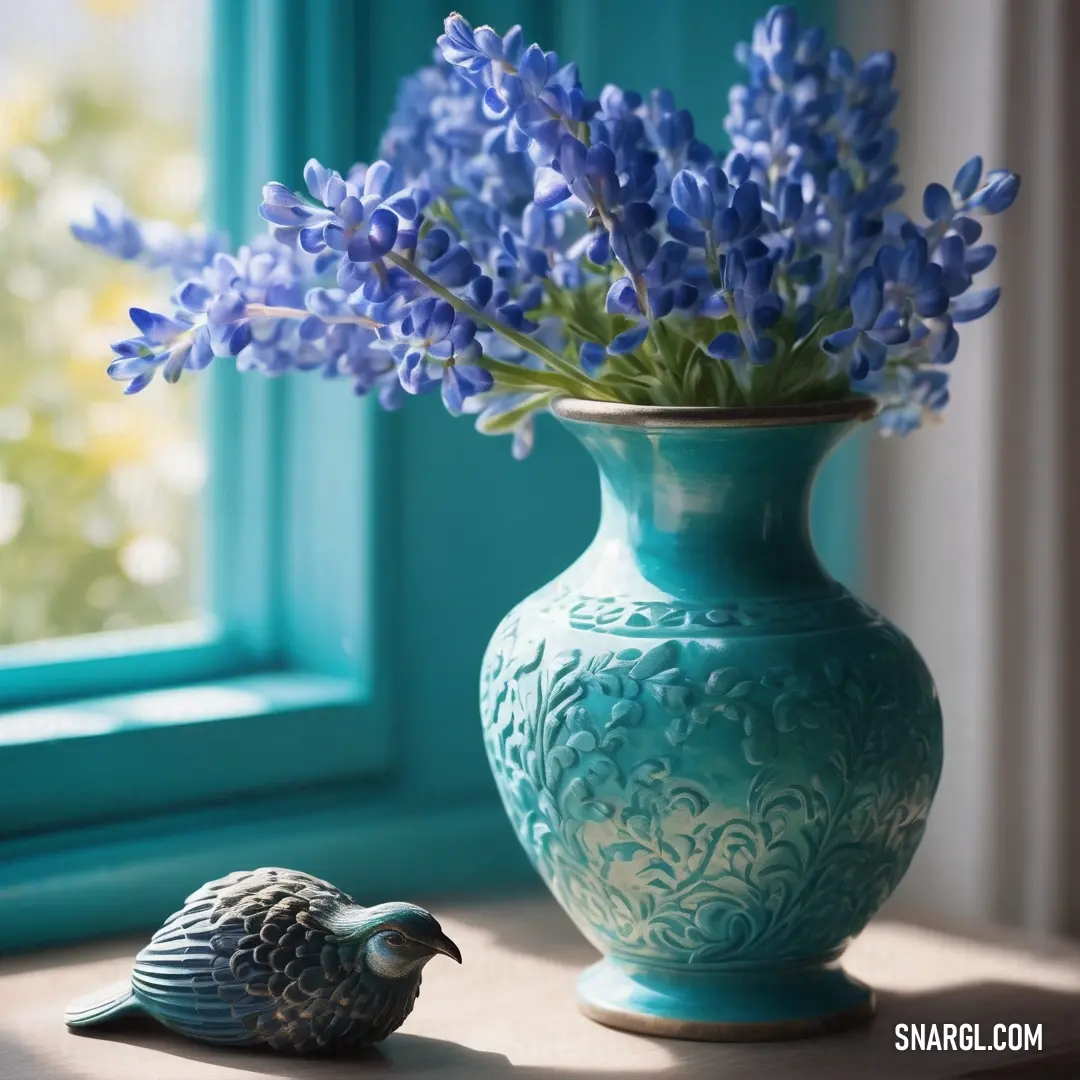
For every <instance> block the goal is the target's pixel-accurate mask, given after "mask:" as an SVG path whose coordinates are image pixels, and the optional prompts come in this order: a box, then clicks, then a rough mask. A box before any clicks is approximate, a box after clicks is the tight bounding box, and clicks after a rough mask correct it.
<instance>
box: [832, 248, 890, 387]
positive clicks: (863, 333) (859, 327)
mask: <svg viewBox="0 0 1080 1080" xmlns="http://www.w3.org/2000/svg"><path fill="white" fill-rule="evenodd" d="M884 300H885V282H884V280H883V278H882V276H881V271H880V270H879V269H878V268H877V267H876V266H867V267H864V268H863V269H862V270H861V271H860V272H859V276H858V277H857V278H856V279H855V284H854V285H853V286H852V287H851V315H852V325H851V326H850V327H849V328H848V329H847V330H838V331H837V332H836V333H833V334H830V335H829V336H828V337H826V338H825V339H824V340H823V341H822V343H821V344H822V348H824V349H825V350H826V352H830V353H834V354H837V355H840V354H845V353H847V352H848V351H849V350H850V351H851V353H852V359H851V364H850V368H849V370H850V372H851V377H852V378H853V379H857V380H858V379H865V378H866V376H867V375H868V374H869V373H870V372H871V371H879V370H880V369H881V368H883V367H884V366H885V356H886V354H887V352H888V349H889V346H890V345H900V344H903V343H904V342H905V341H907V339H908V330H907V327H906V326H905V325H904V324H903V320H902V318H901V316H900V313H899V312H898V311H896V310H895V309H885V308H884Z"/></svg>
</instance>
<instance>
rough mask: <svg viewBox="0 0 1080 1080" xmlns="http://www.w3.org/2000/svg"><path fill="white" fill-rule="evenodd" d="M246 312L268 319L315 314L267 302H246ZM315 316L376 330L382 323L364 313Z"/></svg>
mask: <svg viewBox="0 0 1080 1080" xmlns="http://www.w3.org/2000/svg"><path fill="white" fill-rule="evenodd" d="M246 313H247V314H248V315H258V316H265V317H266V318H270V319H306V318H308V316H309V315H314V314H315V313H314V312H312V311H305V310H304V309H303V308H292V307H270V306H268V305H267V304H248V305H247V309H246ZM316 318H317V319H319V320H320V321H321V322H324V323H340V324H347V325H349V326H367V327H369V328H370V329H372V330H377V329H378V328H379V327H380V326H381V325H382V323H377V322H376V321H375V320H374V319H369V318H368V317H367V316H366V315H316Z"/></svg>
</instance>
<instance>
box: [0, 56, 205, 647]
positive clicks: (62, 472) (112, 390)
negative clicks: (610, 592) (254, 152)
mask: <svg viewBox="0 0 1080 1080" xmlns="http://www.w3.org/2000/svg"><path fill="white" fill-rule="evenodd" d="M117 74H118V75H121V74H122V73H117ZM192 119H194V118H192ZM195 147H196V139H195V132H194V125H193V124H191V125H190V126H184V125H183V124H182V123H180V122H175V121H174V122H170V121H167V120H163V119H162V117H161V116H159V115H157V114H152V113H149V112H147V111H144V106H143V104H142V103H141V102H140V100H139V98H138V96H137V95H135V94H133V93H132V92H131V87H130V85H127V84H126V83H124V82H122V81H121V79H120V78H119V77H118V78H117V79H116V80H115V81H108V80H107V81H101V80H99V79H93V80H91V79H84V80H81V81H80V80H79V79H78V78H76V77H74V76H72V75H70V74H69V75H67V76H66V77H64V79H63V80H62V81H56V82H50V81H49V80H48V79H47V77H45V76H43V75H41V74H40V73H34V74H29V73H28V74H25V75H22V76H18V77H13V78H11V79H10V80H9V81H8V82H7V84H6V85H4V86H3V87H0V251H2V257H0V376H2V377H0V645H4V644H11V643H16V642H27V641H38V640H41V639H46V638H52V637H58V636H64V635H70V634H85V633H92V632H96V631H100V630H120V629H128V628H133V627H138V626H147V625H153V624H160V623H166V622H174V621H177V620H181V619H185V618H188V617H191V616H192V615H193V614H194V613H195V611H194V608H195V604H196V596H197V592H198V582H199V579H200V567H199V554H200V535H199V526H200V499H199V494H200V490H201V488H202V486H203V479H204V473H205V467H206V466H205V459H204V450H203V446H202V441H201V438H200V434H199V424H198V402H197V399H196V395H195V393H194V391H195V389H196V388H195V387H194V386H192V385H191V383H190V382H189V383H188V385H180V386H178V387H165V386H164V385H163V384H161V382H160V380H158V384H155V385H154V386H152V387H151V388H150V389H149V390H148V391H146V392H145V393H144V394H141V395H139V397H138V398H135V399H125V398H124V397H123V395H122V393H121V387H120V386H119V385H118V384H116V383H113V382H111V381H110V380H109V379H108V378H106V376H105V366H106V364H107V362H108V359H109V348H108V343H109V341H111V340H115V339H116V338H118V337H124V336H127V335H128V333H129V331H128V327H129V325H130V324H129V322H128V318H127V309H128V307H130V306H131V305H132V304H136V303H140V304H146V306H151V307H155V309H158V308H160V304H161V300H162V298H163V297H164V296H165V295H167V292H168V290H169V288H170V283H169V281H168V280H167V279H159V278H157V277H156V276H155V275H153V274H147V273H146V271H145V270H139V269H138V268H136V267H131V266H128V265H126V264H121V263H117V262H114V261H112V260H110V259H108V258H106V257H104V256H102V255H101V254H99V253H97V252H95V251H92V250H90V249H87V248H84V247H82V246H81V245H80V244H79V243H77V242H76V241H75V240H74V239H73V238H72V237H71V235H70V233H69V231H68V223H69V221H70V220H71V219H72V218H73V217H76V216H77V217H80V218H88V214H89V210H90V206H91V204H92V203H93V201H94V199H95V198H96V197H100V196H102V195H104V194H105V193H106V192H108V191H114V192H116V193H117V194H118V195H119V196H120V197H121V198H123V199H124V201H125V202H126V203H127V204H128V205H129V206H130V207H131V208H132V209H133V210H134V211H135V212H136V213H137V214H139V215H140V216H145V217H148V218H157V219H162V218H167V219H170V220H173V221H176V222H178V223H180V224H185V223H186V222H187V221H190V220H191V219H192V218H193V217H194V216H196V215H197V212H198V203H199V200H200V198H201V194H202V167H201V162H200V160H199V158H198V156H197V154H196V149H195ZM163 390H164V391H165V392H166V393H165V394H164V395H162V394H161V391H163Z"/></svg>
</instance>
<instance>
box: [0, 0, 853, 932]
mask: <svg viewBox="0 0 1080 1080" xmlns="http://www.w3.org/2000/svg"><path fill="white" fill-rule="evenodd" d="M212 2H213V7H212V40H211V55H210V101H211V104H212V108H211V123H210V126H209V131H208V143H207V145H208V154H209V160H210V164H211V185H210V187H211V200H210V208H209V209H210V214H211V216H212V218H213V220H214V221H215V222H216V224H217V225H218V226H220V227H223V228H225V229H226V230H227V231H228V232H229V233H231V234H232V235H233V236H234V237H241V238H243V237H246V236H250V235H253V234H255V233H256V232H257V231H261V229H260V224H259V222H258V220H257V218H256V217H255V215H254V207H255V206H256V205H257V202H258V195H259V189H260V186H261V184H262V182H263V181H265V180H266V179H270V178H275V179H280V180H283V181H285V182H288V183H290V184H293V185H294V186H300V183H301V177H300V170H301V168H302V165H303V162H304V161H305V160H306V159H307V158H308V157H310V156H312V155H315V156H318V157H320V158H321V159H322V160H324V161H326V162H328V163H332V164H333V165H334V166H336V167H339V168H344V167H347V166H348V164H349V163H351V162H352V161H354V160H356V159H357V158H361V157H364V156H369V158H370V156H371V155H373V153H374V151H375V149H376V140H377V137H378V134H379V132H380V130H381V128H382V125H383V124H384V122H385V120H386V117H387V116H388V115H389V111H390V109H391V107H392V104H393V97H394V93H395V90H396V83H397V79H398V78H399V77H400V76H401V75H403V74H406V73H407V72H409V71H411V70H413V69H415V68H416V67H418V66H420V65H422V64H423V63H425V62H426V61H427V60H428V59H429V57H430V55H431V45H432V42H433V40H434V38H435V36H436V34H437V33H438V32H439V28H440V26H441V22H442V18H443V16H444V15H445V14H446V12H447V11H448V10H449V8H450V7H451V6H452V5H451V4H450V3H449V0H212ZM457 6H461V5H457ZM719 6H720V5H717V4H716V3H715V0H677V2H676V3H675V4H672V5H668V6H665V11H664V17H663V18H658V17H657V6H656V4H655V0H468V3H467V4H466V5H465V6H464V8H463V10H464V12H465V14H466V15H467V16H468V17H469V18H470V19H472V20H473V21H474V23H482V22H491V23H493V24H495V25H496V26H500V27H506V26H508V25H510V24H512V23H513V22H521V23H522V24H523V25H524V27H525V30H526V33H527V35H528V37H529V39H530V40H533V39H536V40H539V41H542V42H545V43H551V44H552V45H553V46H554V47H555V48H557V49H558V50H559V51H560V54H561V55H564V56H567V57H569V56H574V57H575V58H577V59H579V61H580V63H581V67H582V76H583V78H584V79H585V80H586V82H587V83H588V84H589V85H595V86H599V85H601V84H602V81H608V80H625V82H626V83H628V84H629V85H633V86H636V87H637V88H639V89H640V88H644V87H645V86H646V85H648V86H651V85H655V84H657V83H659V82H668V83H670V84H671V85H672V89H673V90H674V91H675V92H676V95H677V97H678V98H679V100H680V102H683V101H685V102H686V103H687V104H689V105H690V106H691V107H692V108H693V109H694V110H695V114H696V115H697V116H698V117H699V120H700V122H701V124H702V132H701V134H703V135H704V136H705V137H706V138H709V139H710V140H712V141H714V142H715V141H716V140H717V139H718V138H719V137H720V134H719V133H720V121H721V119H722V116H723V113H724V111H725V110H726V94H727V88H728V86H729V84H730V82H731V81H732V79H733V77H734V76H735V74H736V68H735V65H734V62H733V60H731V59H730V53H731V46H732V45H733V43H734V41H735V40H737V39H738V38H739V37H740V36H743V35H745V34H748V33H749V32H750V29H751V25H752V21H753V19H754V18H755V17H756V16H757V15H759V14H760V13H761V12H763V11H764V10H765V8H766V7H767V6H768V0H729V2H728V3H726V4H724V5H722V7H723V12H722V20H721V21H720V22H719V23H718V22H717V8H718V7H719ZM798 6H799V7H800V8H801V9H802V10H803V12H804V14H806V15H807V17H808V18H813V19H814V20H815V21H822V20H824V21H825V22H826V23H828V22H830V21H831V18H830V16H831V3H829V2H828V0H803V2H801V3H799V5H798ZM710 26H713V27H715V30H714V31H713V32H709V33H705V32H703V31H702V28H703V27H710ZM328 28H330V29H329V30H328ZM642 28H645V32H643V29H642ZM721 39H724V40H721ZM178 47H189V46H188V45H187V44H182V43H178ZM703 72H704V73H707V75H708V82H707V84H706V83H703V82H702V73H703ZM205 389H206V398H205V408H206V416H207V423H208V429H209V431H210V437H211V439H212V455H211V459H212V470H211V478H210V486H209V492H208V495H207V507H208V513H207V528H208V533H207V544H208V548H209V550H210V551H211V552H212V553H213V557H212V559H211V560H210V592H211V595H212V596H213V598H214V605H213V606H214V618H213V619H212V620H207V621H205V622H203V623H200V624H197V625H192V626H183V627H173V628H165V629H163V630H160V631H153V632H145V633H140V634H124V635H107V636H106V635H102V636H100V637H95V638H92V639H85V640H77V641H72V642H60V643H50V644H49V646H48V647H47V648H44V649H42V648H34V647H27V648H26V649H20V650H13V651H10V652H7V653H3V654H0V710H3V709H6V711H0V950H5V949H18V948H33V947H38V946H42V945H47V944H55V943H58V942H62V941H66V940H73V939H78V938H82V937H91V936H98V935H102V934H109V933H117V932H122V931H130V930H132V929H134V928H137V927H147V926H150V925H152V924H154V923H156V922H157V921H159V920H160V919H161V918H162V917H163V916H165V915H167V914H168V912H169V911H170V910H173V909H174V908H175V906H176V903H177V900H178V899H179V898H181V897H182V896H183V895H186V892H187V891H190V890H191V889H192V888H194V887H195V886H197V885H198V884H200V883H201V882H202V881H204V880H207V879H208V878H211V877H213V876H216V875H218V874H221V873H224V872H227V871H228V870H231V869H236V868H238V867H242V866H254V865H267V864H276V865H293V866H296V867H298V868H303V869H306V870H309V871H311V872H313V873H317V874H320V875H322V876H324V877H326V878H328V879H330V880H333V881H334V882H335V883H337V884H339V885H341V886H342V887H344V888H346V889H349V890H351V891H354V892H356V893H357V895H359V896H361V897H372V898H385V897H387V896H391V895H394V894H396V895H399V896H407V895H409V894H410V892H423V891H427V892H429V893H430V892H441V893H445V892H449V891H455V890H461V889H466V888H472V889H479V888H482V889H485V890H490V889H493V888H496V887H500V886H507V885H509V884H511V883H515V882H520V881H530V882H531V881H534V880H535V879H534V877H533V875H532V872H531V869H530V867H529V865H528V863H527V861H526V859H525V858H524V856H523V854H522V853H521V850H520V848H519V846H518V844H517V841H516V838H515V837H514V835H513V833H512V831H511V829H510V827H509V825H508V823H507V822H506V819H505V815H504V814H503V811H502V808H501V806H500V804H499V802H498V798H497V795H496V793H495V790H494V785H493V783H492V780H491V776H490V771H489V769H488V766H487V762H486V759H485V757H484V752H483V749H482V744H481V740H480V738H479V733H478V719H477V708H476V679H477V673H478V671H479V665H480V656H481V654H482V651H483V648H484V645H485V644H486V641H487V638H488V636H489V635H490V633H491V631H492V630H493V629H494V627H495V625H496V624H497V622H498V620H499V618H500V617H501V616H502V615H503V614H504V613H505V612H506V611H507V610H508V609H509V608H510V607H511V606H512V605H513V604H514V603H516V602H517V601H518V600H520V599H522V598H523V597H524V596H525V595H527V594H528V593H529V592H530V591H532V590H533V589H535V588H537V587H539V586H540V585H541V584H543V583H544V582H545V581H546V580H548V579H549V578H550V577H551V576H553V575H554V574H555V573H557V572H558V571H559V570H561V569H563V568H564V567H565V566H567V565H568V564H569V563H570V562H571V561H572V560H573V559H574V558H575V557H576V556H577V555H578V554H579V553H580V552H581V550H583V548H584V547H585V544H586V543H587V542H588V539H589V538H590V536H591V534H592V532H593V530H594V529H595V525H596V520H597V510H598V497H597V484H596V480H595V474H594V471H593V469H592V466H591V465H590V464H589V463H588V460H587V458H586V456H585V454H584V452H583V451H582V450H581V448H580V447H579V446H577V445H576V443H575V442H574V440H573V439H572V438H571V437H570V436H569V435H568V434H567V433H566V432H565V431H563V430H562V429H560V428H559V426H558V425H557V424H556V423H555V422H554V421H548V420H546V419H545V420H543V421H542V422H541V424H540V431H539V439H538V443H539V445H538V448H537V452H536V453H535V454H534V455H533V457H532V458H530V459H529V460H528V461H526V462H523V463H517V462H514V461H512V460H511V458H510V455H509V453H508V451H507V447H506V445H505V442H504V441H503V440H496V439H485V438H481V437H479V436H478V435H477V434H476V433H475V432H473V431H472V430H471V425H470V424H469V423H468V422H467V421H466V420H460V419H459V420H455V419H452V418H450V417H448V416H447V415H446V414H445V412H444V411H443V410H442V409H441V408H440V407H439V403H438V402H437V401H432V400H425V401H417V402H410V403H409V404H410V408H408V409H406V410H405V411H404V412H403V413H401V414H399V415H396V416H385V415H381V414H379V413H378V411H377V410H376V409H374V408H372V407H371V403H369V402H358V401H357V400H356V399H355V398H354V396H353V395H352V394H351V393H349V391H348V388H347V387H345V386H342V385H338V384H336V383H334V382H332V381H329V382H327V381H323V380H319V379H315V378H312V377H310V376H308V377H306V378H297V379H291V378H287V379H283V380H263V379H259V378H257V377H254V376H242V375H238V374H237V373H236V372H235V371H234V370H230V369H229V368H228V367H227V366H226V365H215V368H214V370H212V372H211V373H209V378H208V379H207V383H206V387H205ZM462 478H468V480H469V482H468V483H465V484H463V483H462ZM861 483H862V480H861V464H860V454H859V452H858V448H857V447H855V448H849V449H847V450H846V451H845V452H843V453H842V454H839V455H837V456H836V457H835V458H834V460H833V461H832V462H830V464H829V465H828V466H827V475H826V476H824V477H823V480H822V482H821V484H820V485H819V491H818V494H817V501H816V505H815V533H816V535H817V539H818V542H819V548H820V549H821V551H822V554H823V556H824V558H825V561H826V563H827V565H828V566H829V567H830V569H831V570H832V571H833V573H835V574H837V575H838V576H840V577H842V578H844V579H845V580H847V581H849V582H854V581H855V580H856V579H857V577H858V574H859V551H860V547H861V529H860V521H859V509H858V506H859V500H858V498H857V493H858V491H859V490H860V487H861ZM492 492H497V493H498V512H497V513H494V514H493V513H492V495H491V493H492ZM461 551H464V552H466V553H468V557H469V559H470V560H472V559H473V557H474V555H475V553H483V559H482V560H481V561H480V562H479V563H477V565H479V566H482V575H483V577H482V581H480V582H479V583H477V581H475V580H472V581H471V580H468V579H467V578H465V577H463V576H462V575H461V574H460V573H459V572H458V570H457V563H456V560H457V558H458V557H459V555H460V552H461ZM72 896H77V897H78V898H79V919H78V920H77V921H73V920H72V919H71V918H70V904H71V897H72Z"/></svg>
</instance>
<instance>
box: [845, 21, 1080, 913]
mask: <svg viewBox="0 0 1080 1080" xmlns="http://www.w3.org/2000/svg"><path fill="white" fill-rule="evenodd" d="M840 27H841V37H842V39H843V40H844V41H845V42H847V43H849V44H850V46H851V47H852V51H853V52H857V53H861V52H864V51H866V50H868V49H872V48H892V49H895V50H896V52H897V53H898V54H899V83H900V87H901V90H902V104H901V109H900V121H899V124H900V133H901V150H900V162H901V167H902V170H903V174H904V179H905V180H906V182H907V184H908V195H907V196H906V205H907V208H908V209H909V210H910V211H912V212H913V213H915V212H917V208H918V206H919V203H920V201H921V193H922V189H923V187H924V186H925V185H926V183H927V182H929V181H930V180H939V181H942V182H944V183H946V185H948V184H949V183H950V182H951V180H952V176H953V174H954V172H955V170H956V169H957V167H958V166H959V165H960V164H962V163H963V162H964V161H965V160H966V159H967V158H968V157H969V156H971V155H972V154H975V153H981V154H982V155H983V157H984V159H985V162H986V165H987V168H996V167H1008V168H1010V169H1013V170H1015V171H1017V172H1019V173H1020V174H1021V176H1022V182H1023V183H1022V188H1021V193H1020V197H1019V199H1018V201H1017V203H1016V204H1015V205H1014V206H1013V208H1012V209H1011V210H1010V211H1009V212H1008V214H1006V215H1005V216H1004V217H1003V218H1000V219H990V222H989V223H988V227H987V238H988V239H990V240H991V241H993V242H994V243H996V244H998V246H999V252H1000V253H999V256H998V262H997V263H996V264H995V266H994V268H993V269H992V270H991V271H989V272H988V273H987V275H984V276H986V277H987V278H988V279H989V280H988V281H987V284H989V283H991V281H993V280H996V281H998V282H999V283H1000V284H1001V285H1002V287H1003V296H1002V300H1001V302H1000V304H999V305H998V308H997V310H996V311H995V312H994V313H993V314H992V315H990V316H988V317H987V318H985V319H983V320H982V321H980V322H978V323H974V324H970V325H968V326H966V327H964V328H962V334H961V338H962V346H961V350H960V355H959V356H958V357H957V359H956V360H955V362H954V364H953V370H952V376H953V380H954V381H953V384H952V385H953V400H952V403H951V404H950V406H949V408H948V410H947V411H946V414H945V415H946V420H945V422H944V423H942V424H940V425H935V426H934V427H932V428H930V429H929V430H925V431H923V432H920V433H918V434H917V435H915V436H913V437H911V438H908V439H906V440H874V441H873V443H872V445H871V450H870V461H869V468H868V484H869V492H868V507H869V509H868V517H867V529H866V532H867V545H868V553H867V559H866V564H867V581H866V585H865V592H866V594H867V599H868V600H870V602H871V603H873V604H875V606H877V607H878V608H879V609H881V610H882V611H883V612H885V613H886V614H887V615H888V616H889V617H890V618H892V619H893V620H894V621H895V622H897V623H898V624H899V625H900V626H901V627H902V628H903V629H904V630H905V631H906V632H907V633H908V634H909V635H910V636H911V637H912V638H913V639H914V641H915V643H916V645H917V646H918V647H919V649H920V650H921V651H922V653H923V655H924V656H925V657H926V659H927V662H928V663H929V665H930V667H931V670H932V671H933V673H934V676H935V679H936V681H937V684H938V689H939V692H940V694H941V698H942V706H943V710H944V713H945V724H946V736H945V752H946V761H945V775H944V778H943V781H942V785H941V788H940V790H939V794H938V798H937V802H936V804H935V807H934V810H933V812H932V814H931V817H930V825H929V828H928V832H927V836H926V839H925V841H924V844H923V847H922V849H921V850H920V852H919V854H918V856H917V857H916V861H915V864H914V866H913V867H912V870H911V872H910V874H909V875H908V877H907V879H906V880H905V882H904V884H903V885H902V886H901V889H900V891H899V893H898V895H897V897H896V901H895V904H894V906H893V909H892V910H893V911H894V913H895V912H897V911H899V912H902V913H908V914H922V915H931V916H939V917H940V916H945V917H961V918H965V919H971V918H974V919H982V920H993V921H998V922H1003V923H1008V924H1013V925H1018V926H1024V927H1027V928H1029V929H1032V930H1037V931H1053V932H1062V931H1065V932H1071V933H1074V934H1080V797H1078V796H1077V794H1076V793H1075V791H1076V787H1077V783H1078V780H1080V737H1078V736H1077V734H1076V727H1077V724H1078V723H1080V717H1076V716H1075V715H1073V710H1072V708H1071V703H1072V702H1073V701H1074V700H1075V699H1076V696H1077V695H1076V691H1077V690H1078V689H1080V686H1078V682H1080V679H1078V675H1077V672H1078V669H1080V653H1078V651H1077V645H1078V644H1080V636H1078V635H1077V632H1076V630H1077V628H1076V617H1075V614H1073V612H1074V611H1075V609H1076V606H1077V601H1078V600H1080V592H1078V589H1077V585H1078V582H1080V577H1078V573H1077V569H1076V566H1075V564H1074V561H1073V549H1074V547H1075V546H1076V543H1077V541H1078V540H1080V520H1078V515H1077V512H1076V509H1075V503H1076V496H1075V492H1074V491H1073V490H1072V487H1073V484H1074V480H1073V474H1074V466H1075V464H1076V462H1077V461H1078V453H1077V451H1078V448H1080V411H1078V406H1080V396H1078V393H1077V391H1078V388H1080V379H1078V375H1077V367H1076V365H1077V363H1078V358H1077V357H1074V356H1073V355H1072V353H1071V350H1070V340H1069V336H1070V330H1071V329H1072V328H1073V326H1074V325H1076V324H1077V321H1078V320H1076V319H1074V318H1073V311H1074V310H1077V311H1080V292H1078V290H1077V286H1080V277H1078V275H1077V274H1076V273H1075V272H1074V271H1073V268H1072V260H1071V259H1070V255H1071V252H1072V250H1073V248H1074V245H1075V244H1076V243H1077V241H1080V230H1078V228H1077V224H1078V223H1077V214H1076V211H1074V210H1073V209H1072V205H1073V204H1075V203H1076V200H1077V195H1075V194H1073V191H1072V190H1071V189H1072V186H1073V183H1075V181H1073V178H1072V177H1071V176H1070V175H1068V174H1067V173H1066V170H1067V169H1069V168H1070V166H1071V165H1073V159H1074V158H1075V159H1076V162H1077V164H1080V144H1078V143H1077V139H1076V135H1077V132H1078V130H1080V122H1078V118H1080V94H1078V92H1077V90H1076V89H1074V85H1075V84H1074V83H1072V82H1070V81H1069V70H1068V69H1069V67H1070V66H1071V63H1072V56H1073V55H1074V50H1076V49H1077V47H1078V46H1080V3H1077V2H1075V0H847V2H846V3H842V7H841V20H840ZM1071 181H1072V182H1071ZM995 275H996V277H995ZM980 281H981V279H980Z"/></svg>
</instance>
